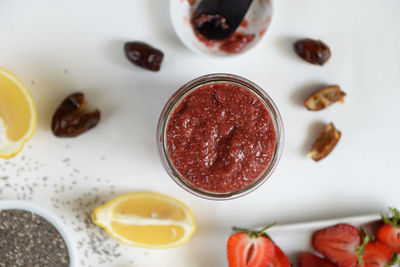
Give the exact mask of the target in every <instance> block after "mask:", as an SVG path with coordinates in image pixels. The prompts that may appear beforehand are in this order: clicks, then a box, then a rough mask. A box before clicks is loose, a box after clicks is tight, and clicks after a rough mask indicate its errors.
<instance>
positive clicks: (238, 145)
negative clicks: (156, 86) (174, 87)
mask: <svg viewBox="0 0 400 267" xmlns="http://www.w3.org/2000/svg"><path fill="white" fill-rule="evenodd" d="M165 136H166V148H167V153H168V157H169V159H170V161H171V162H172V164H173V166H174V168H175V169H176V170H177V171H178V172H179V174H180V175H181V176H182V177H183V179H185V180H186V181H187V182H188V183H190V184H191V185H192V186H194V187H195V188H199V189H201V190H203V191H208V192H214V193H230V192H236V191H238V190H241V189H244V188H247V187H248V186H250V185H251V184H253V183H254V182H256V181H257V180H258V179H259V177H260V176H262V174H263V173H264V172H265V170H266V169H267V167H268V166H269V164H270V163H271V160H272V158H273V156H274V153H275V147H276V143H277V134H276V131H275V127H274V123H273V119H272V118H271V115H270V113H269V111H268V110H267V108H266V106H265V104H264V103H263V102H262V101H261V100H260V99H259V97H258V96H256V95H255V94H254V93H252V92H250V91H248V90H247V89H245V88H243V87H241V86H239V85H236V84H233V83H228V82H221V83H209V84H204V85H201V86H200V87H198V88H196V89H194V90H193V91H192V92H191V93H190V94H188V95H186V96H185V97H184V98H183V99H182V100H181V102H180V103H179V104H177V105H176V106H175V108H174V109H173V110H172V113H171V115H170V118H169V120H168V123H167V127H166V133H165Z"/></svg>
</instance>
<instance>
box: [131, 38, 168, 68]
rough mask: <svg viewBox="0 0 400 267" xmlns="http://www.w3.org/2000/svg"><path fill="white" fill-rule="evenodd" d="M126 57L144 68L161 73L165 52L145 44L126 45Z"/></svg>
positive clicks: (133, 43)
mask: <svg viewBox="0 0 400 267" xmlns="http://www.w3.org/2000/svg"><path fill="white" fill-rule="evenodd" d="M124 51H125V55H126V57H127V58H128V59H129V60H130V61H131V62H132V63H133V64H135V65H138V66H140V67H142V68H145V69H148V70H152V71H159V70H160V68H161V63H162V61H163V58H164V54H163V52H161V51H160V50H158V49H156V48H154V47H151V46H150V45H148V44H146V43H143V42H128V43H125V46H124Z"/></svg>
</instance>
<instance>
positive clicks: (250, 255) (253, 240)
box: [227, 224, 290, 267]
mask: <svg viewBox="0 0 400 267" xmlns="http://www.w3.org/2000/svg"><path fill="white" fill-rule="evenodd" d="M273 225H274V224H271V225H268V226H267V227H264V228H263V229H261V230H260V231H249V230H247V229H243V228H237V227H233V230H234V231H239V233H235V234H233V235H231V236H230V237H229V239H228V245H227V248H228V263H229V267H290V261H289V259H288V258H287V257H286V255H285V253H283V251H282V250H281V249H280V248H279V247H278V246H277V245H276V244H274V242H273V241H272V240H271V238H270V237H269V236H268V235H267V234H266V233H265V230H267V229H268V228H269V227H271V226H273Z"/></svg>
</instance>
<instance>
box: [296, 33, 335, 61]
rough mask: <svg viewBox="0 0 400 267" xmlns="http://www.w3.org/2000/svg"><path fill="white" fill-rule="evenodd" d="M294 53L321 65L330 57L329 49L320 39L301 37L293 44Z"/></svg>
mask: <svg viewBox="0 0 400 267" xmlns="http://www.w3.org/2000/svg"><path fill="white" fill-rule="evenodd" d="M293 49H294V51H295V52H296V54H297V55H298V56H299V57H301V58H302V59H304V60H306V61H308V62H310V63H311V64H316V65H321V66H322V65H323V64H324V63H325V62H327V61H328V59H329V58H330V57H331V50H330V49H329V47H328V46H327V45H326V44H325V43H324V42H322V41H320V40H313V39H301V40H298V41H297V42H295V43H294V44H293Z"/></svg>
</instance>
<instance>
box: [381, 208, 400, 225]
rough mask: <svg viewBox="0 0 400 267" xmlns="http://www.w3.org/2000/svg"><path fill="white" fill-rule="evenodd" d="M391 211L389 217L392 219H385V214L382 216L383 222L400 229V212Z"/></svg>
mask: <svg viewBox="0 0 400 267" xmlns="http://www.w3.org/2000/svg"><path fill="white" fill-rule="evenodd" d="M389 211H390V214H389V215H390V216H391V217H385V216H384V215H383V214H381V217H382V221H383V222H384V223H386V224H389V225H392V226H394V227H397V228H400V212H399V211H398V210H397V209H395V208H389Z"/></svg>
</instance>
